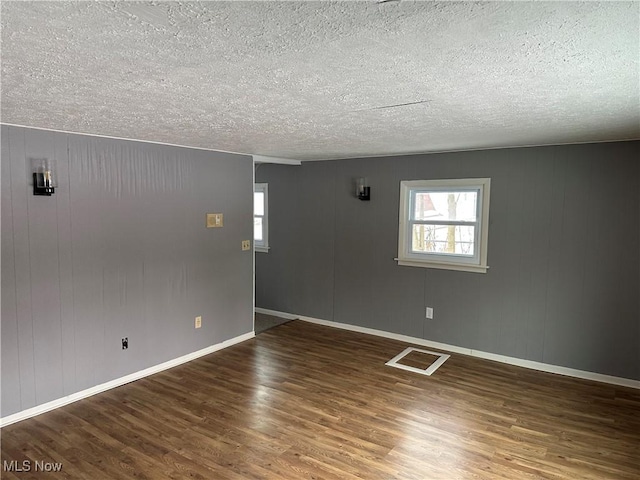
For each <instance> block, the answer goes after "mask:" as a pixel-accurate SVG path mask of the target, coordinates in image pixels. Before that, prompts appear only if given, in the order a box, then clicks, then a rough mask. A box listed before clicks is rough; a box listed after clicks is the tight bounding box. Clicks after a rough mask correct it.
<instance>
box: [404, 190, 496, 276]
mask: <svg viewBox="0 0 640 480" xmlns="http://www.w3.org/2000/svg"><path fill="white" fill-rule="evenodd" d="M490 184H491V179H489V178H467V179H459V180H413V181H403V182H400V216H399V218H400V222H399V232H398V265H406V266H413V267H425V268H443V269H449V270H463V271H468V272H479V273H486V271H487V269H488V268H489V267H488V266H487V239H488V233H489V187H490Z"/></svg>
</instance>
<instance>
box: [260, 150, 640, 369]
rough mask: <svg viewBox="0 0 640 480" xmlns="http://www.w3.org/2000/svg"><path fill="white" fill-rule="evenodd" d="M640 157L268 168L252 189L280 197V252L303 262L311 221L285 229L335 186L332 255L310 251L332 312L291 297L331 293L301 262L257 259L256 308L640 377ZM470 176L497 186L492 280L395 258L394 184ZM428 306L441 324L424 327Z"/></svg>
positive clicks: (533, 154) (598, 153)
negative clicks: (360, 193) (362, 192)
mask: <svg viewBox="0 0 640 480" xmlns="http://www.w3.org/2000/svg"><path fill="white" fill-rule="evenodd" d="M638 158H640V143H639V142H622V143H611V144H594V145H573V146H554V147H539V148H525V149H505V150H487V151H479V152H458V153H447V154H434V155H415V156H403V157H385V158H370V159H350V160H341V161H332V162H313V164H303V165H302V166H301V167H286V166H272V165H263V166H262V167H261V168H260V169H259V170H258V172H257V175H256V181H258V182H261V181H268V182H269V183H270V189H271V188H272V185H277V190H278V192H279V193H277V195H278V199H277V201H276V202H275V203H274V205H273V206H272V208H271V209H270V222H271V223H270V225H271V228H270V236H271V238H272V242H271V244H272V247H273V250H274V251H275V250H277V249H278V248H282V247H284V246H285V245H286V249H287V250H292V251H296V249H298V248H301V247H300V246H297V245H295V244H292V242H291V239H292V238H293V239H300V241H302V240H303V239H305V238H307V237H308V236H309V234H310V228H311V226H310V224H308V223H295V222H290V221H286V219H287V218H288V219H290V218H291V215H292V214H293V212H296V214H297V215H299V214H300V213H299V212H298V211H297V210H296V205H298V204H300V203H301V202H303V199H302V198H301V191H300V189H299V187H298V186H299V185H300V184H301V182H303V180H302V179H303V178H304V184H305V188H307V189H309V190H311V191H318V189H319V188H320V187H322V186H323V185H328V184H331V182H332V180H331V175H334V177H333V184H334V185H335V194H334V195H335V199H334V201H333V205H334V209H333V211H334V212H335V238H334V242H333V250H331V249H330V248H324V249H323V248H319V249H317V250H316V251H315V255H317V258H318V259H321V261H322V263H323V265H330V266H332V268H333V277H334V281H333V284H332V286H333V291H334V296H333V304H331V305H330V304H327V305H326V306H324V307H323V309H324V310H325V311H327V312H331V311H332V312H333V314H332V316H330V315H327V316H320V315H314V314H313V313H311V312H312V311H319V310H321V309H322V308H321V307H320V306H319V305H318V298H321V296H322V295H323V294H324V293H321V294H320V295H318V296H317V297H316V298H308V297H304V298H303V297H297V298H298V300H291V297H292V296H293V297H296V296H297V293H298V292H299V291H300V287H299V286H297V285H296V286H294V283H295V282H296V281H298V280H299V279H301V278H303V279H304V281H305V283H307V284H308V286H307V287H305V288H307V289H309V290H315V291H317V292H325V291H327V290H328V289H330V286H327V285H326V282H316V281H315V279H314V276H313V271H312V269H307V268H306V266H305V264H304V263H300V262H298V261H296V258H298V257H296V256H295V255H294V256H291V257H287V256H280V257H278V258H277V261H276V257H275V256H273V257H272V254H271V253H269V254H266V255H265V254H259V255H258V256H257V257H256V291H257V292H259V293H258V294H257V297H256V305H257V306H258V307H264V308H271V309H274V310H281V311H286V312H291V313H298V314H301V315H309V316H315V317H318V318H324V319H327V320H334V321H337V322H342V323H348V324H352V325H360V326H366V327H370V328H376V329H381V330H385V331H388V332H395V333H404V334H407V335H412V336H416V337H423V338H426V339H429V340H434V341H439V342H443V343H448V344H453V345H458V346H463V347H467V348H473V349H477V350H482V351H487V352H492V353H497V354H502V355H509V356H513V357H517V358H522V359H529V360H534V361H542V362H546V363H551V364H556V365H561V366H566V367H570V368H576V369H581V370H588V371H593V372H597V373H604V374H609V375H616V376H621V377H626V378H633V379H640V365H639V362H640V359H639V358H638V354H637V352H638V350H640V341H639V329H640V320H639V319H640V306H639V305H638V300H637V297H638V292H639V291H640V278H639V275H638V272H639V271H640V269H639V266H638V264H639V263H640V260H639V254H640V249H638V243H640V238H639V236H640V226H639V225H638V224H637V219H638V218H639V215H638V209H639V206H638V205H639V202H638V196H639V195H640V179H639V174H638V169H639V168H640V167H639V164H638V161H637V159H638ZM311 165H313V166H311ZM311 169H313V172H314V175H309V174H308V173H307V172H310V171H311ZM323 169H324V170H323ZM327 175H328V176H329V177H327ZM360 176H367V177H369V179H370V183H371V186H372V200H371V201H370V202H368V203H367V202H359V201H358V200H357V199H355V198H354V194H353V187H352V182H353V179H354V178H355V177H360ZM467 177H490V178H491V179H492V183H491V214H490V227H489V260H488V261H489V265H490V270H489V272H488V273H487V274H472V273H463V272H452V271H444V270H434V269H420V268H411V267H399V266H397V265H396V264H395V262H393V261H391V260H390V259H391V258H393V257H394V256H395V255H396V253H397V230H398V200H399V194H398V192H399V182H400V180H411V179H436V178H467ZM315 179H317V180H315ZM327 190H329V189H327ZM283 191H285V192H287V195H286V198H283V194H282V192H283ZM270 193H271V191H270ZM322 198H323V203H326V204H327V205H330V204H331V203H332V202H331V200H330V199H327V198H326V196H323V197H322ZM328 211H330V210H329V209H328ZM325 221H327V222H328V220H325ZM283 239H287V240H286V241H285V242H284V243H282V244H280V242H281V241H282V240H283ZM327 244H330V242H327ZM326 277H329V275H326ZM324 301H326V302H329V300H328V299H326V300H324ZM425 306H431V307H433V308H434V313H435V319H434V320H425V319H424V309H425Z"/></svg>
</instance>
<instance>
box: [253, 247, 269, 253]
mask: <svg viewBox="0 0 640 480" xmlns="http://www.w3.org/2000/svg"><path fill="white" fill-rule="evenodd" d="M270 249H271V247H254V250H255V251H256V252H261V253H269V250H270Z"/></svg>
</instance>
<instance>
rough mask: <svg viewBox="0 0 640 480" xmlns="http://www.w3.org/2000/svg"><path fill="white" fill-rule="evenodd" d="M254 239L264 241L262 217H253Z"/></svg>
mask: <svg viewBox="0 0 640 480" xmlns="http://www.w3.org/2000/svg"><path fill="white" fill-rule="evenodd" d="M253 239H254V240H256V241H258V242H261V241H262V218H260V217H253Z"/></svg>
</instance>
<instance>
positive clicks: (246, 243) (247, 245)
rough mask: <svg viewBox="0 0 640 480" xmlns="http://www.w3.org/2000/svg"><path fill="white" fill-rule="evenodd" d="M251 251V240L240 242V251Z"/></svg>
mask: <svg viewBox="0 0 640 480" xmlns="http://www.w3.org/2000/svg"><path fill="white" fill-rule="evenodd" d="M245 250H251V240H243V241H242V251H245Z"/></svg>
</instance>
